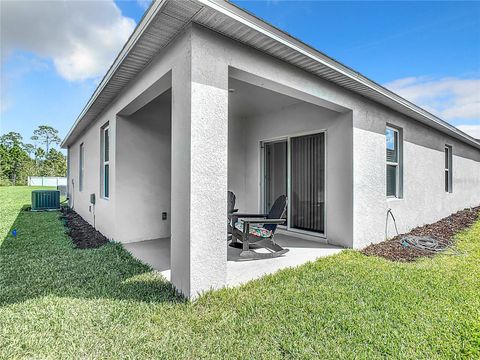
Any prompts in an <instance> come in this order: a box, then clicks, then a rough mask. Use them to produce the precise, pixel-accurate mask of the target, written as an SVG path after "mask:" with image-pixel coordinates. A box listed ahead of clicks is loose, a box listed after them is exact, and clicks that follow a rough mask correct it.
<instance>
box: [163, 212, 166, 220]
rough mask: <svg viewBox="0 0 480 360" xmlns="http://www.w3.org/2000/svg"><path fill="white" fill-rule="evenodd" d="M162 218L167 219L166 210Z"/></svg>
mask: <svg viewBox="0 0 480 360" xmlns="http://www.w3.org/2000/svg"><path fill="white" fill-rule="evenodd" d="M162 220H167V213H166V212H162Z"/></svg>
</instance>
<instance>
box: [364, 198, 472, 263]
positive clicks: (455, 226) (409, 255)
mask: <svg viewBox="0 0 480 360" xmlns="http://www.w3.org/2000/svg"><path fill="white" fill-rule="evenodd" d="M479 215H480V206H478V207H475V208H469V209H464V210H461V211H459V212H457V213H455V214H452V215H450V216H447V217H446V218H443V219H441V220H440V221H437V222H436V223H433V224H427V225H423V226H420V227H417V228H415V229H413V230H412V231H410V232H409V233H407V234H401V235H398V236H395V237H394V238H392V239H389V240H386V241H383V242H381V243H378V244H371V245H369V246H367V247H366V248H365V249H363V250H362V253H363V254H364V255H367V256H381V257H383V258H385V259H388V260H392V261H402V262H408V261H415V260H417V259H418V258H421V257H432V256H434V255H435V252H431V251H428V250H421V249H417V248H414V247H412V246H406V247H404V246H403V245H402V243H401V239H402V238H403V237H404V236H406V235H413V236H422V237H430V238H433V239H436V240H438V241H439V242H440V243H441V244H444V245H447V248H448V247H451V246H452V245H454V241H455V239H454V236H455V234H456V233H458V232H459V231H461V230H464V229H466V228H468V227H469V226H471V225H473V223H474V222H475V221H476V220H477V219H478V218H479Z"/></svg>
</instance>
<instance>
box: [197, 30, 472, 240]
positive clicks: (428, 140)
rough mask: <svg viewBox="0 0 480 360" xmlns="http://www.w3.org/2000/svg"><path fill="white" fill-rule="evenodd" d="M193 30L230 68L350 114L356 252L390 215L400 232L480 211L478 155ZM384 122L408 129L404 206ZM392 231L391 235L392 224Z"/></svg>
mask: <svg viewBox="0 0 480 360" xmlns="http://www.w3.org/2000/svg"><path fill="white" fill-rule="evenodd" d="M194 31H195V32H196V34H197V35H196V36H197V37H200V38H202V39H203V42H204V43H208V44H209V46H210V47H211V48H212V51H215V52H216V53H217V54H218V56H222V57H223V58H224V61H225V62H226V63H227V64H228V65H229V66H230V67H231V68H234V69H238V70H240V71H243V72H247V73H250V74H252V75H253V76H256V77H258V78H261V79H266V81H265V84H266V83H267V81H268V80H271V81H274V82H275V83H277V84H280V85H282V86H284V87H285V88H287V89H288V91H290V92H293V93H295V92H296V93H297V94H298V95H299V96H301V97H303V96H304V97H305V99H308V98H310V97H313V98H316V99H321V100H323V101H326V102H328V103H330V104H337V105H339V106H341V107H343V108H344V109H348V110H350V111H351V113H350V114H351V117H352V119H353V204H354V205H353V207H354V210H353V233H354V240H353V247H355V248H361V247H364V246H366V245H368V244H370V243H372V242H373V243H375V242H380V241H382V240H384V239H385V221H386V212H387V209H388V208H391V209H392V211H393V212H394V214H395V215H396V217H397V222H398V223H397V225H399V230H400V231H401V232H403V231H407V230H409V229H411V228H412V227H415V226H418V225H421V224H425V223H428V222H432V221H435V220H438V219H440V218H442V217H444V216H446V215H448V214H450V213H453V212H455V211H457V210H460V209H463V208H465V207H468V206H475V205H479V204H480V150H478V149H475V148H473V147H471V146H469V145H466V144H464V143H462V142H460V141H458V140H455V139H453V138H451V137H449V136H447V135H444V134H443V133H441V132H439V131H436V130H434V129H432V128H429V127H426V126H425V125H423V124H421V123H419V122H417V121H415V120H412V119H409V118H408V117H406V116H403V115H401V114H399V113H398V112H396V111H394V110H391V109H389V108H387V107H385V106H383V105H380V104H377V103H374V102H372V101H370V100H368V99H366V98H364V97H362V96H360V95H357V94H355V93H352V92H350V91H348V90H346V89H344V88H341V87H339V86H337V85H335V84H332V83H330V82H328V81H325V80H322V79H320V78H318V77H315V76H312V75H311V74H309V73H307V72H305V71H303V70H301V69H298V68H295V67H293V66H291V65H289V64H286V63H284V62H282V61H280V60H278V59H275V58H273V57H271V56H268V55H266V54H263V53H261V52H259V51H256V50H255V49H253V48H250V47H247V46H245V45H243V44H240V43H237V42H235V41H233V40H231V39H228V38H226V37H224V36H221V35H218V34H216V33H214V32H212V31H209V30H207V29H204V28H201V27H199V26H196V27H194ZM266 86H267V85H266ZM387 123H389V124H392V125H395V126H398V127H402V128H403V130H404V166H405V167H404V199H402V200H388V199H387V197H386V165H385V156H386V155H385V146H386V139H385V129H386V124H387ZM445 144H450V145H452V146H453V154H454V156H453V169H454V170H453V171H454V180H453V187H454V190H453V193H451V194H448V193H445V191H444V183H443V182H444V177H443V176H444V175H443V166H444V162H443V156H444V155H443V148H444V145H445ZM340 150H341V149H340ZM339 179H343V178H342V177H340V178H339ZM253 181H256V180H255V179H253ZM256 185H257V184H255V186H256ZM327 231H328V230H327ZM388 231H389V233H388V234H389V236H392V235H393V233H392V229H391V226H390V224H389V230H388Z"/></svg>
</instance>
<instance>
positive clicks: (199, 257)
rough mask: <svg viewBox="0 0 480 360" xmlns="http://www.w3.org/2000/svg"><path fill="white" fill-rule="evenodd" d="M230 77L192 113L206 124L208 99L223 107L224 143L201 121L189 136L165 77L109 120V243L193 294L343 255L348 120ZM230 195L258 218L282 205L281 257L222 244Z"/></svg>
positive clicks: (292, 95) (297, 95) (287, 92)
mask: <svg viewBox="0 0 480 360" xmlns="http://www.w3.org/2000/svg"><path fill="white" fill-rule="evenodd" d="M227 73H228V77H227V79H226V80H227V82H226V83H227V88H226V89H225V92H226V94H227V99H216V98H215V96H218V94H211V95H210V97H208V98H207V99H206V100H205V101H203V100H202V102H201V105H199V106H197V107H193V104H192V105H191V106H192V112H193V113H194V111H196V110H198V109H203V110H205V111H206V110H208V111H207V112H206V113H205V114H202V115H201V117H202V119H205V118H206V119H211V118H212V117H213V115H212V114H211V113H210V111H213V110H211V109H210V107H211V106H212V104H211V103H212V101H213V99H216V100H215V101H213V103H214V104H215V102H216V101H220V100H221V101H222V103H223V101H224V100H226V101H225V103H226V105H227V108H226V109H224V110H225V111H226V113H225V114H224V115H226V116H225V120H226V121H227V124H223V123H221V121H222V120H221V119H217V120H218V121H219V124H222V126H224V127H225V128H224V129H222V132H223V133H222V134H223V135H222V136H226V138H224V139H221V142H219V141H220V140H219V138H218V137H217V135H218V133H219V129H218V128H214V125H209V126H206V125H205V124H204V123H199V124H197V125H196V126H198V128H196V131H197V132H196V133H195V136H193V135H192V136H191V137H186V138H185V136H186V134H188V131H189V130H188V129H189V128H188V126H187V127H186V128H187V130H185V129H184V128H183V125H182V126H180V124H181V122H180V120H181V121H183V120H184V118H182V117H180V115H182V116H183V113H182V111H184V110H183V108H182V110H180V109H179V107H180V106H181V105H182V101H184V100H185V99H184V95H183V94H184V93H179V92H180V90H181V87H180V88H178V87H177V88H176V84H177V86H178V83H179V82H178V81H177V83H176V81H175V76H174V75H175V74H174V73H172V72H167V73H166V74H165V75H164V76H162V77H160V79H159V80H157V81H156V82H155V83H154V84H153V85H152V86H151V87H150V88H148V89H147V90H146V91H145V92H144V93H142V94H140V95H139V96H137V98H135V99H133V100H132V101H131V103H130V104H127V106H126V107H125V108H124V109H123V110H122V111H121V112H119V113H118V114H117V128H116V134H115V135H116V139H115V140H116V158H115V161H116V176H115V179H116V199H117V200H116V201H117V204H116V205H117V210H116V213H115V217H116V224H117V228H116V232H117V238H116V240H117V241H120V242H122V243H123V244H124V246H125V248H126V249H127V250H128V251H130V252H131V253H132V254H133V256H135V257H137V258H138V259H140V260H142V261H143V262H145V263H147V264H149V265H151V266H152V267H153V268H154V269H155V270H157V271H159V272H160V273H162V274H163V275H164V276H165V277H166V278H167V279H168V280H169V281H171V282H172V283H173V284H174V285H175V286H176V287H177V288H179V289H180V290H181V291H182V292H184V293H186V294H187V295H190V296H192V297H194V296H196V295H197V294H198V293H200V292H201V291H203V290H206V289H209V288H219V287H222V286H235V285H239V284H242V283H245V282H247V281H250V280H253V279H256V278H259V277H261V276H263V275H265V274H271V273H274V272H276V271H278V270H280V269H283V268H287V267H295V266H299V265H301V264H304V263H306V262H309V261H314V260H316V259H318V258H320V257H324V256H328V255H333V254H336V253H338V252H340V251H341V249H342V248H345V247H349V246H351V238H352V229H351V223H352V222H351V221H350V220H351V217H352V176H351V172H352V171H353V170H352V113H351V112H349V111H346V110H345V109H344V108H341V107H339V106H337V105H335V104H332V103H328V102H326V101H324V100H322V99H319V98H315V97H312V96H309V95H306V94H304V93H302V92H301V91H298V90H293V89H291V88H288V87H287V86H284V85H282V84H280V83H277V82H274V81H272V80H267V79H265V78H261V77H259V76H256V75H253V74H250V73H247V72H245V71H240V70H238V69H234V68H228V69H227ZM180 84H183V82H180ZM202 86H203V85H202ZM209 90H211V88H209ZM222 91H223V90H222ZM194 94H196V95H195V96H197V94H202V92H201V91H200V90H199V91H198V92H197V91H195V92H194ZM223 95H225V93H223ZM192 99H193V98H192ZM187 100H188V99H187ZM188 101H193V100H191V99H190V100H188ZM207 104H208V106H207ZM194 109H195V110H194ZM193 113H192V115H191V116H193ZM215 114H216V115H218V113H215ZM189 126H192V125H191V124H190V125H189ZM198 132H200V134H201V137H199V138H198V139H197V138H196V136H197V135H196V134H198ZM187 140H188V141H190V142H191V144H190V148H188V147H186V146H185V141H187ZM187 150H188V151H187ZM209 153H211V155H210V154H209ZM215 154H217V155H218V156H217V157H215V156H216V155H215ZM200 155H201V158H200ZM220 155H221V156H222V157H223V158H221V157H220ZM197 157H199V158H198V159H197ZM219 160H222V161H221V164H220V163H218V161H219ZM225 167H226V168H225ZM180 174H183V175H187V178H188V181H185V178H184V177H182V176H180ZM192 174H197V176H198V178H194V177H193V175H192ZM226 190H230V191H232V192H233V193H234V194H235V195H236V199H237V202H236V205H235V208H236V209H238V210H239V213H264V214H265V213H268V211H269V209H270V208H271V206H272V204H273V203H274V202H275V199H276V198H278V197H280V196H283V197H286V198H287V206H286V212H285V216H284V219H285V222H284V223H283V224H282V225H279V226H278V228H277V229H276V232H275V234H274V242H275V243H276V244H278V245H280V246H281V247H283V248H284V249H287V250H288V252H287V253H285V254H282V255H281V256H279V257H275V258H268V259H257V260H252V259H245V258H241V256H240V253H241V250H240V249H237V248H233V247H231V246H229V245H228V242H227V231H226V230H227V229H226V223H227V201H226V193H227V191H226ZM179 204H182V207H180V206H179ZM193 209H196V210H195V213H193ZM212 214H215V216H213V215H212ZM255 251H260V252H261V251H262V249H258V250H255ZM191 284H195V287H194V286H192V285H191ZM182 287H183V288H182Z"/></svg>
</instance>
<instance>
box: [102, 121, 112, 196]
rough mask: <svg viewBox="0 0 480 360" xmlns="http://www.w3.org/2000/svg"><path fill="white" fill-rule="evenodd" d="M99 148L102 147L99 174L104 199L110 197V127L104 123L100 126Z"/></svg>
mask: <svg viewBox="0 0 480 360" xmlns="http://www.w3.org/2000/svg"><path fill="white" fill-rule="evenodd" d="M101 143H102V146H101V149H102V156H101V159H102V171H101V173H102V176H101V184H102V187H101V189H102V191H101V193H102V196H103V197H104V198H105V199H108V198H109V197H110V127H109V126H108V123H107V125H105V126H104V127H103V128H102V139H101Z"/></svg>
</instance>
